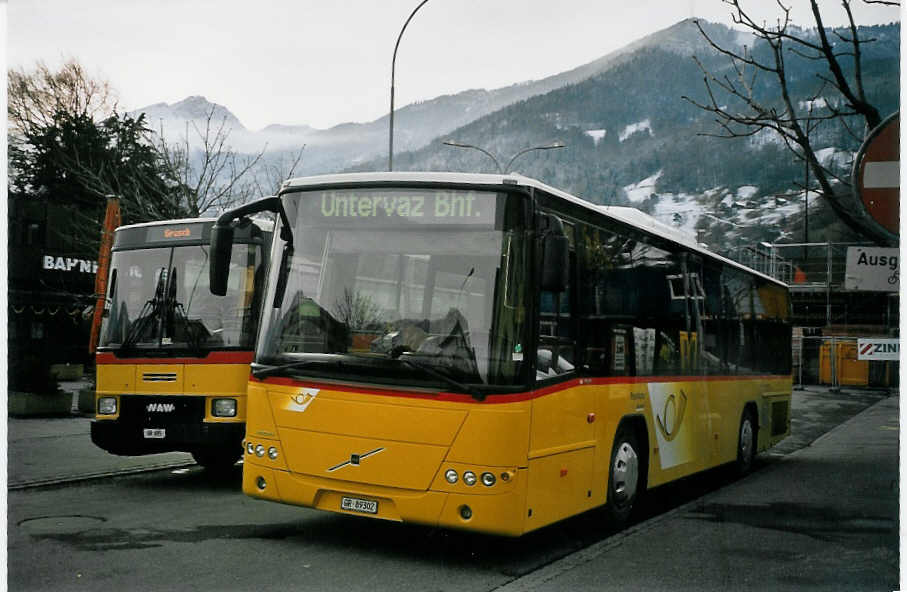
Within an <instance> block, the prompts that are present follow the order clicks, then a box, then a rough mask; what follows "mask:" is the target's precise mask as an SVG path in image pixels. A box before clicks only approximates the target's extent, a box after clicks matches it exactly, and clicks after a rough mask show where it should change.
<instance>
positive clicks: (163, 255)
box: [99, 244, 261, 353]
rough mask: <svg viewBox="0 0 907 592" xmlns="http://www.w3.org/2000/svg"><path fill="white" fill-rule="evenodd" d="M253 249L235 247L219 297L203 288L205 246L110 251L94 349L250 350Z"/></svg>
mask: <svg viewBox="0 0 907 592" xmlns="http://www.w3.org/2000/svg"><path fill="white" fill-rule="evenodd" d="M260 265H261V257H260V254H259V247H257V246H255V245H250V244H235V245H234V246H233V254H232V258H231V267H230V275H229V287H228V290H227V294H226V295H225V296H214V295H212V294H211V292H210V290H209V289H208V246H207V245H192V246H178V247H162V248H143V249H134V250H123V251H114V253H113V254H112V257H111V275H110V284H109V294H108V302H107V307H108V308H107V311H106V313H105V316H104V320H103V322H102V324H101V335H100V341H99V349H116V350H123V351H126V350H136V351H139V352H142V353H147V352H148V350H151V349H163V350H192V351H198V350H201V351H206V350H213V349H227V348H240V349H247V350H251V349H252V347H253V345H254V339H255V334H254V324H255V320H256V319H255V315H256V311H255V310H253V309H254V308H255V307H254V306H253V299H254V291H255V290H254V289H255V281H254V278H255V273H256V271H257V269H258V268H259V267H260Z"/></svg>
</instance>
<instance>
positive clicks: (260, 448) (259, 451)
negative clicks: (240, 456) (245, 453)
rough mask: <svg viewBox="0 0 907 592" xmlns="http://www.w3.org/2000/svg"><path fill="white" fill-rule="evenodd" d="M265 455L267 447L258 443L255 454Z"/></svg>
mask: <svg viewBox="0 0 907 592" xmlns="http://www.w3.org/2000/svg"><path fill="white" fill-rule="evenodd" d="M264 455H265V447H264V446H262V445H261V444H259V445H257V446H256V447H255V456H264Z"/></svg>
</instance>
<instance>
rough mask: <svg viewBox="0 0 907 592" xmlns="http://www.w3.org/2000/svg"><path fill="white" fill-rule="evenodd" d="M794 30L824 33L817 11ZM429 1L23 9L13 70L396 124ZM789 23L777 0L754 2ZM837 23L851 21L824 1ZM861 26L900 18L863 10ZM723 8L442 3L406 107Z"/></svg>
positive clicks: (18, 8)
mask: <svg viewBox="0 0 907 592" xmlns="http://www.w3.org/2000/svg"><path fill="white" fill-rule="evenodd" d="M788 2H789V3H793V4H794V5H796V6H795V12H794V20H795V22H798V23H800V24H803V25H805V26H810V25H811V24H812V20H811V14H810V13H809V12H808V3H807V2H806V1H805V0H788ZM418 3H419V0H243V1H237V0H79V1H76V0H12V2H11V3H10V4H9V5H8V14H7V31H8V47H7V51H8V54H7V60H8V65H9V66H10V67H22V66H24V67H31V66H32V65H33V64H34V63H35V62H36V61H37V60H43V61H44V62H45V63H47V64H48V65H51V66H54V65H57V64H59V63H60V62H61V61H62V60H63V59H64V58H66V57H73V58H76V59H77V60H78V61H80V62H81V63H82V64H83V65H84V66H86V68H87V69H88V71H89V72H90V73H92V74H93V75H96V76H99V77H103V78H106V79H108V80H109V81H110V83H111V84H112V85H113V87H114V88H115V89H116V90H117V93H118V96H119V99H120V106H121V109H122V110H132V109H136V108H138V107H143V106H146V105H149V104H152V103H158V102H167V103H173V102H176V101H179V100H182V99H184V98H186V97H187V96H190V95H203V96H205V97H206V98H207V99H208V100H210V101H213V102H216V103H220V104H222V105H225V106H226V107H227V108H228V109H230V110H231V111H232V112H233V113H234V114H235V115H236V116H237V117H239V119H240V121H242V122H243V124H244V125H245V126H246V127H248V128H250V129H260V128H262V127H264V126H266V125H268V124H271V123H282V124H308V125H312V126H314V127H320V128H324V127H330V126H332V125H336V124H338V123H342V122H346V121H371V120H373V119H376V118H378V117H380V116H382V115H384V114H386V113H387V111H388V109H389V101H390V99H389V95H390V70H391V56H392V54H393V48H394V42H395V41H396V39H397V35H398V33H399V32H400V28H401V27H402V26H403V23H404V22H405V20H406V18H407V16H409V14H410V12H411V11H412V10H413V9H414V8H415V7H416V6H417V5H418ZM744 6H747V7H751V10H752V11H753V13H754V14H758V15H759V16H760V17H762V18H771V19H772V20H774V19H775V18H776V11H775V10H773V8H774V6H775V2H774V0H744ZM822 6H823V11H824V13H823V14H824V16H825V19H826V21H825V22H826V24H827V25H835V24H836V25H840V24H843V23H844V22H845V21H844V14H843V11H842V9H841V7H840V2H839V1H838V0H823V4H822ZM854 10H855V13H856V14H857V21H858V22H859V23H860V24H873V23H879V22H891V21H895V20H900V9H898V8H891V7H884V6H866V5H863V4H862V2H859V1H855V2H854ZM729 14H730V10H729V8H728V7H727V6H726V5H724V4H722V2H721V0H630V1H627V0H621V1H617V0H429V2H428V3H427V4H426V5H425V6H423V7H422V8H421V9H420V10H419V12H418V13H417V14H416V16H415V17H414V18H413V20H412V22H411V23H410V24H409V26H408V27H407V29H406V33H405V34H404V36H403V40H402V42H401V45H400V50H399V52H398V55H397V68H396V85H395V86H396V99H395V103H396V106H397V107H401V106H403V105H406V104H408V103H412V102H414V101H420V100H425V99H431V98H433V97H436V96H438V95H442V94H451V93H456V92H459V91H462V90H466V89H469V88H488V89H491V88H499V87H501V86H507V85H509V84H513V83H516V82H522V81H525V80H532V79H539V78H543V77H545V76H549V75H552V74H556V73H559V72H562V71H565V70H569V69H571V68H574V67H576V66H578V65H581V64H584V63H586V62H589V61H592V60H594V59H596V58H599V57H601V56H603V55H605V54H607V53H609V52H611V51H613V50H615V49H618V48H620V47H622V46H624V45H626V44H627V43H629V42H631V41H633V40H635V39H639V38H641V37H644V36H646V35H647V34H649V33H652V32H654V31H657V30H659V29H663V28H666V27H669V26H671V25H673V24H674V23H676V22H678V21H680V20H682V19H685V18H688V17H693V16H695V17H701V18H705V19H708V20H711V21H714V22H724V23H726V24H730V23H729Z"/></svg>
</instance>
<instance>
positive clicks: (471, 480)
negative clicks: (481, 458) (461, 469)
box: [463, 471, 476, 486]
mask: <svg viewBox="0 0 907 592" xmlns="http://www.w3.org/2000/svg"><path fill="white" fill-rule="evenodd" d="M463 483H465V484H466V485H470V486H472V485H475V484H476V474H475V473H473V472H472V471H466V472H465V473H463Z"/></svg>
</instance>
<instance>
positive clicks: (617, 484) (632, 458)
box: [605, 426, 642, 524]
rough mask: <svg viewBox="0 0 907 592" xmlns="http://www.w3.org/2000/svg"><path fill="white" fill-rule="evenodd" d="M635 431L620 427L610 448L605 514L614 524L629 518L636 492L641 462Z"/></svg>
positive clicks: (638, 484)
mask: <svg viewBox="0 0 907 592" xmlns="http://www.w3.org/2000/svg"><path fill="white" fill-rule="evenodd" d="M639 450H640V449H639V443H638V441H637V438H636V434H635V432H634V431H633V430H632V429H631V428H629V427H628V426H621V427H620V428H618V430H617V435H616V436H614V446H612V447H611V464H610V468H609V470H608V503H607V504H606V505H605V513H606V514H607V517H608V519H610V520H611V521H612V522H614V523H615V524H623V523H624V522H626V521H627V519H628V518H629V517H630V512H631V511H632V510H633V504H634V503H635V502H636V498H637V496H638V494H639V486H640V483H641V480H640V474H641V469H642V466H641V465H642V463H641V462H640V456H639V452H638V451H639Z"/></svg>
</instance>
